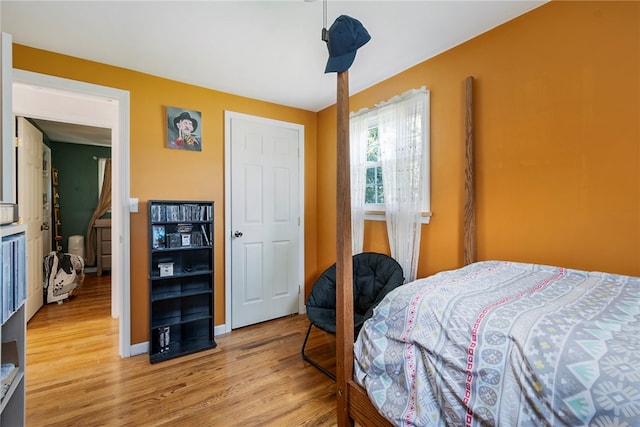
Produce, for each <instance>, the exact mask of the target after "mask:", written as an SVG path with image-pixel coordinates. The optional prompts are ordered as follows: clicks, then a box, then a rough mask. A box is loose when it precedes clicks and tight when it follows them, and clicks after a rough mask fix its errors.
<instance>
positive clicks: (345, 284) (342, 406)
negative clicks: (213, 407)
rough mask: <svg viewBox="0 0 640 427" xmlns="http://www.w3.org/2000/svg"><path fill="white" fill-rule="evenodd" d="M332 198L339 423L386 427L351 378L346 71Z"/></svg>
mask: <svg viewBox="0 0 640 427" xmlns="http://www.w3.org/2000/svg"><path fill="white" fill-rule="evenodd" d="M337 80H338V81H337V83H338V85H337V114H338V117H337V130H338V135H337V136H338V138H337V144H338V146H337V152H336V157H337V200H336V202H337V203H336V214H337V215H336V224H337V226H336V233H337V239H336V281H337V284H338V285H337V292H336V309H337V315H336V324H337V326H336V327H337V331H336V369H337V382H336V385H337V389H336V395H337V409H338V411H337V416H338V426H353V424H354V422H356V423H357V424H358V425H361V426H391V423H390V422H389V421H388V420H387V419H386V418H384V417H383V416H382V415H381V414H380V413H379V412H378V410H377V409H376V408H375V407H374V406H373V404H372V403H371V400H370V399H369V396H368V395H367V392H366V390H365V389H363V388H362V387H360V386H359V385H358V384H357V383H356V382H355V381H354V379H353V362H354V360H353V342H354V330H353V293H352V288H353V283H352V282H353V278H352V271H353V265H352V256H353V254H352V250H351V185H350V172H349V170H350V165H349V71H348V70H347V71H343V72H341V73H338V77H337ZM465 91H466V108H465V110H466V111H465V114H466V121H465V206H464V264H465V265H466V264H470V263H472V262H475V261H476V220H475V180H474V154H473V114H472V113H473V77H467V79H466V80H465Z"/></svg>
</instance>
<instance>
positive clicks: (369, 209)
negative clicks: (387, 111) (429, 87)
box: [364, 92, 432, 224]
mask: <svg viewBox="0 0 640 427" xmlns="http://www.w3.org/2000/svg"><path fill="white" fill-rule="evenodd" d="M426 96H427V103H426V108H425V112H424V113H425V116H424V117H423V129H424V132H426V135H425V138H423V144H424V145H423V147H422V165H421V168H422V171H423V173H422V179H423V180H424V181H425V182H424V183H423V184H424V192H425V194H424V195H423V200H422V209H421V211H422V217H421V220H420V222H421V223H422V224H429V222H430V220H431V216H432V212H431V155H430V153H431V137H430V134H431V121H430V109H431V97H430V93H429V92H427V94H426ZM377 126H378V115H377V113H375V114H370V116H369V117H368V123H367V130H368V131H369V130H370V129H372V128H374V127H377ZM367 163H369V162H368V161H367ZM378 164H380V162H378ZM367 170H368V166H367V167H365V174H366V172H367ZM365 180H366V177H365ZM365 194H366V192H365ZM364 210H365V215H364V219H365V220H369V221H386V220H387V216H386V209H385V205H384V204H381V203H366V199H365V203H364Z"/></svg>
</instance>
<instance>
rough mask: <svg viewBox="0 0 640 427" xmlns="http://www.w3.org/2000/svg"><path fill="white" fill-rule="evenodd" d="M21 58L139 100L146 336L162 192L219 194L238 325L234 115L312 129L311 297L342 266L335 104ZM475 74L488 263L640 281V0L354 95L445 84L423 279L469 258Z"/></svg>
mask: <svg viewBox="0 0 640 427" xmlns="http://www.w3.org/2000/svg"><path fill="white" fill-rule="evenodd" d="M365 24H366V23H365ZM372 36H373V39H372V41H371V43H375V37H376V36H375V34H374V35H372ZM363 49H366V46H365V47H363ZM13 53H14V66H15V67H16V68H20V69H25V70H29V71H35V72H39V73H44V74H50V75H54V76H60V77H64V78H69V79H74V80H80V81H86V82H90V83H95V84H99V85H104V86H110V87H115V88H120V89H124V90H128V91H129V92H130V93H131V97H130V99H131V196H132V197H138V198H139V200H140V213H138V214H132V215H131V266H132V272H131V290H132V295H131V306H132V307H133V308H132V313H131V316H132V318H131V336H132V343H134V344H135V343H140V342H144V341H146V340H147V339H148V334H147V322H148V302H147V301H148V292H147V288H148V284H147V278H146V277H147V276H146V271H147V264H148V260H147V243H146V242H147V219H148V218H147V214H146V201H147V200H149V199H154V198H163V199H172V198H175V199H213V200H215V201H216V211H215V214H216V219H217V223H216V230H215V231H216V239H215V246H216V259H215V268H216V278H215V280H216V295H215V297H216V324H221V323H223V322H224V242H223V212H224V201H223V193H224V183H223V178H224V171H223V167H224V164H223V162H224V160H223V159H224V157H223V156H224V153H223V144H224V142H223V139H224V130H223V117H224V116H223V114H224V113H223V111H224V110H232V111H237V112H242V113H247V114H253V115H257V116H264V117H269V118H273V119H277V120H284V121H289V122H293V123H300V124H303V125H304V126H305V178H306V179H305V186H304V188H305V282H306V285H307V292H308V291H309V288H310V286H311V284H312V283H313V280H314V279H315V278H316V277H317V276H318V274H319V273H320V272H321V271H322V270H324V268H326V267H327V266H329V265H330V264H332V263H333V262H334V261H335V182H336V180H335V175H336V173H335V163H336V162H335V152H336V149H335V144H336V120H335V115H336V114H335V108H334V107H332V108H328V109H325V110H323V111H320V112H319V113H317V114H316V113H311V112H308V111H303V110H298V109H293V108H288V107H284V106H279V105H274V104H269V103H265V102H261V101H257V100H253V99H249V98H243V97H239V96H234V95H230V94H225V93H221V92H217V91H213V90H207V89H203V88H199V87H195V86H191V85H186V84H182V83H178V82H174V81H170V80H166V79H161V78H157V77H153V76H150V75H146V74H142V73H137V72H133V71H129V70H124V69H121V68H116V67H110V66H106V65H103V64H97V63H94V62H89V61H84V60H80V59H76V58H70V57H67V56H63V55H58V54H54V53H50V52H45V51H41V50H36V49H31V48H27V47H24V46H19V45H16V46H14V52H13ZM357 66H358V64H357V59H356V63H355V64H354V67H357ZM470 75H472V76H474V77H475V78H476V86H475V114H476V122H475V123H476V143H477V176H478V229H479V230H478V234H479V248H478V250H479V257H480V259H490V258H495V259H511V260H517V261H530V262H539V263H548V264H561V265H564V266H568V267H576V268H582V269H588V270H608V271H614V272H618V273H624V274H633V275H638V276H640V3H637V2H552V3H549V4H546V5H544V6H542V7H540V8H538V9H536V10H534V11H532V12H530V13H528V14H526V15H524V16H522V17H520V18H517V19H515V20H513V21H511V22H509V23H506V24H504V25H502V26H500V27H498V28H496V29H494V30H492V31H490V32H488V33H485V34H484V35H482V36H480V37H477V38H475V39H473V40H470V41H468V42H467V43H465V44H463V45H461V46H458V47H457V48H455V49H452V50H450V51H448V52H445V53H443V54H441V55H439V56H437V57H435V58H433V59H431V60H428V61H425V62H423V63H421V64H419V65H417V66H415V67H413V68H411V69H409V70H407V71H405V72H403V73H401V74H399V75H397V76H395V77H393V78H391V79H388V80H386V81H384V82H381V83H380V84H378V85H375V86H373V87H371V88H369V89H367V90H365V91H363V92H361V93H359V94H356V95H354V96H352V97H351V110H352V111H356V110H358V109H360V108H362V107H371V106H373V105H375V104H376V103H378V102H379V101H382V100H386V99H389V98H391V97H392V96H394V95H397V94H400V93H402V92H404V91H406V90H408V89H411V88H416V87H420V86H423V85H425V86H427V87H428V88H429V89H430V90H431V165H432V172H431V173H432V176H431V197H432V201H431V206H432V211H433V217H432V219H431V223H430V224H429V225H425V226H424V227H423V239H422V240H423V243H422V248H421V258H420V266H419V269H418V275H419V276H425V275H427V274H431V273H433V272H436V271H439V270H442V269H447V268H454V267H458V266H460V265H461V264H462V243H461V242H462V230H461V223H462V209H461V207H462V201H463V183H462V163H463V143H464V79H465V78H466V77H467V76H470ZM164 106H176V107H182V108H188V109H193V110H198V111H201V112H202V114H203V118H204V123H203V130H204V133H203V135H202V136H203V141H204V143H203V151H202V152H201V153H194V152H181V151H176V150H169V149H165V148H164V143H165V142H164V133H163V129H164V110H163V109H164ZM168 171H171V173H168ZM193 183H197V185H193ZM365 249H368V250H376V251H381V252H388V245H387V243H386V229H385V225H384V223H381V222H375V223H368V224H367V227H366V230H365Z"/></svg>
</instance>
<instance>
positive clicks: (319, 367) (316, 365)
mask: <svg viewBox="0 0 640 427" xmlns="http://www.w3.org/2000/svg"><path fill="white" fill-rule="evenodd" d="M312 326H313V323H310V324H309V329H307V336H305V337H304V343H302V358H303V359H304V360H306V361H307V362H309V363H311V364H312V365H313V366H315V367H316V368H318V369H319V370H320V371H322V372H323V373H324V374H325V375H326V376H328V377H329V378H331V379H332V380H334V381H335V380H336V376H335V375H333V374H332V373H331V372H329V371H328V370H326V369H325V368H323V367H322V366H320V365H319V364H318V362H316V361H315V360H313V359H311V358H310V357H309V356H307V355H306V354H305V353H304V348H305V347H306V346H307V340H308V339H309V334H310V333H311V327H312Z"/></svg>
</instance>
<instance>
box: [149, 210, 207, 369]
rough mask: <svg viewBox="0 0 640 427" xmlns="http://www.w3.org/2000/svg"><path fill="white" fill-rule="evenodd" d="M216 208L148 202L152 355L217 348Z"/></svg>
mask: <svg viewBox="0 0 640 427" xmlns="http://www.w3.org/2000/svg"><path fill="white" fill-rule="evenodd" d="M213 207H214V203H213V202H210V201H176V200H150V201H149V295H150V302H149V314H150V319H149V360H150V362H151V363H156V362H161V361H163V360H168V359H173V358H175V357H179V356H183V355H185V354H189V353H194V352H196V351H201V350H206V349H209V348H214V347H215V346H216V342H215V339H214V333H213V329H214V324H213V322H214V315H213V313H214V310H213V273H214V268H213V224H214V222H213Z"/></svg>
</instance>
